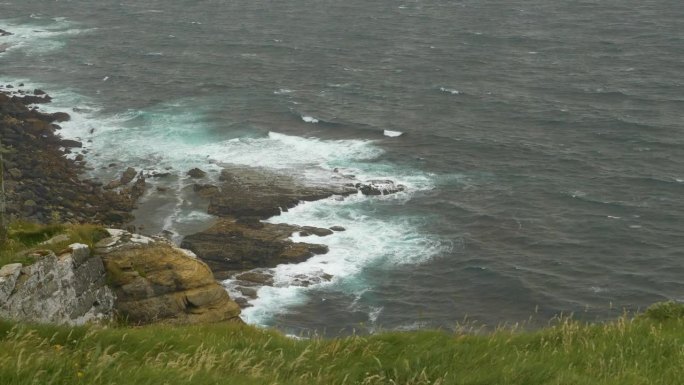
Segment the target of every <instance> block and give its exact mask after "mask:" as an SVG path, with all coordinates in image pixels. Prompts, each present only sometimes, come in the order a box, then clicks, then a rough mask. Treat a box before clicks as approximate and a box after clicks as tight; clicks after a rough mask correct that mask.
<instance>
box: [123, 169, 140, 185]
mask: <svg viewBox="0 0 684 385" xmlns="http://www.w3.org/2000/svg"><path fill="white" fill-rule="evenodd" d="M136 175H138V172H137V171H135V169H134V168H133V167H129V168H127V169H126V171H124V172H123V174H121V178H120V179H119V182H121V184H122V185H126V184H129V183H130V182H131V181H132V180H133V179H134V178H135V176H136Z"/></svg>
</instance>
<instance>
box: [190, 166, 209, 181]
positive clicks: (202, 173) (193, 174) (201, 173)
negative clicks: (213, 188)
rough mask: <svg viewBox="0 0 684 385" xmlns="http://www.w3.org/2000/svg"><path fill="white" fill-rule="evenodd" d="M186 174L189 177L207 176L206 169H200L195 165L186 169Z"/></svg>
mask: <svg viewBox="0 0 684 385" xmlns="http://www.w3.org/2000/svg"><path fill="white" fill-rule="evenodd" d="M188 176H190V178H197V179H198V178H204V177H205V176H207V173H206V171H203V170H200V169H199V168H197V167H195V168H193V169H192V170H190V171H188Z"/></svg>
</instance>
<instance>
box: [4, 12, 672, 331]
mask: <svg viewBox="0 0 684 385" xmlns="http://www.w3.org/2000/svg"><path fill="white" fill-rule="evenodd" d="M0 29H5V30H7V31H9V32H12V33H14V35H12V36H7V37H0V45H2V44H7V45H9V48H7V49H6V52H5V53H2V54H0V83H2V84H13V85H15V86H16V85H17V84H18V83H20V82H23V83H25V85H26V87H31V88H33V87H38V88H42V89H44V90H45V91H47V92H48V93H49V94H50V95H52V96H53V98H54V102H53V103H52V105H50V106H49V107H47V108H49V109H53V110H64V111H67V112H69V113H70V114H71V115H72V121H71V122H68V123H65V124H63V129H62V134H63V135H64V136H65V137H69V138H78V139H81V140H83V141H84V144H85V151H86V153H85V157H86V160H87V161H88V163H89V165H90V166H91V167H92V170H90V171H89V174H90V176H94V177H98V178H101V179H102V180H103V181H107V180H109V179H111V178H112V177H113V176H114V175H116V174H117V173H120V172H121V171H122V170H123V169H124V168H125V167H127V166H134V167H136V168H138V169H145V170H164V171H165V172H171V173H172V174H173V177H172V178H171V181H170V182H164V183H166V185H165V187H166V188H170V189H171V191H172V192H173V194H171V197H170V198H167V199H160V198H159V197H157V196H156V195H155V194H156V193H155V191H156V190H155V189H153V188H151V189H149V191H148V194H147V195H146V196H145V197H143V200H142V203H141V206H142V207H146V209H145V210H146V211H145V212H144V213H142V214H143V215H139V217H140V219H139V224H144V227H145V228H146V229H148V231H150V232H157V231H161V230H167V231H171V232H172V233H173V234H174V235H175V237H176V239H177V240H180V239H182V237H183V236H184V235H187V234H190V233H193V232H195V231H197V230H198V229H201V228H204V227H206V226H208V225H209V224H210V223H211V220H212V218H211V216H209V215H208V214H206V212H205V211H203V210H202V209H201V208H200V207H198V206H197V205H193V204H190V203H188V199H189V198H188V196H187V192H188V187H189V186H191V185H192V183H193V182H192V181H191V180H189V179H188V178H187V177H186V176H185V172H186V171H187V170H188V169H190V168H193V167H200V168H202V169H203V170H206V171H209V175H210V178H216V177H217V176H218V172H217V171H218V170H220V167H221V164H225V163H233V164H240V165H249V166H258V167H265V168H271V169H277V170H279V171H280V172H284V173H295V172H296V173H300V174H301V173H303V174H304V175H306V176H307V177H309V178H311V180H312V181H313V180H317V178H320V175H322V174H323V173H322V172H321V171H324V170H331V169H334V168H339V169H342V170H345V171H347V172H349V173H353V174H355V175H357V177H359V178H366V179H368V178H383V179H392V180H395V181H397V182H399V183H402V184H404V185H406V186H407V190H406V191H405V192H402V193H399V194H395V195H388V196H382V197H364V196H353V197H350V198H348V199H345V200H341V201H340V200H336V199H334V198H331V199H326V200H322V201H318V202H311V203H305V204H301V205H300V206H298V207H296V208H295V209H292V210H290V211H288V212H286V213H283V215H281V216H278V217H274V218H271V219H269V222H273V223H279V222H285V223H293V224H300V225H314V226H323V227H329V226H334V225H341V226H344V227H345V228H346V229H347V231H345V232H341V233H336V234H335V235H332V236H329V237H325V238H321V239H320V243H325V244H326V245H328V246H329V248H330V252H329V253H328V254H325V255H321V256H316V257H314V258H312V259H311V260H309V261H307V262H304V263H301V264H297V265H281V266H279V267H278V268H277V269H276V271H277V275H276V285H275V286H274V287H264V288H262V289H261V290H260V292H259V298H258V299H256V300H254V301H252V306H251V307H249V308H247V309H245V310H244V311H243V319H244V320H245V321H246V322H248V323H251V324H255V325H259V326H269V327H276V328H279V329H281V330H283V331H286V332H287V333H291V334H305V333H321V334H326V335H335V334H346V333H352V332H360V333H364V332H374V331H377V330H413V329H419V328H444V329H453V328H455V327H458V325H460V324H461V323H463V322H464V321H466V322H469V323H470V324H475V325H486V326H488V327H496V326H497V325H502V324H507V325H511V324H516V323H524V325H525V327H530V328H534V327H538V326H542V325H545V324H547V322H548V321H549V320H550V319H551V318H552V317H554V316H557V315H559V314H565V315H568V314H573V315H574V317H576V318H579V319H583V320H588V321H601V320H605V319H611V318H615V317H617V316H619V315H620V314H622V313H623V312H624V311H635V310H638V309H643V308H644V307H646V306H648V305H649V304H651V303H653V302H656V301H663V300H676V301H684V280H682V277H683V276H684V204H683V203H684V112H683V111H684V65H683V64H682V63H684V3H682V2H681V1H674V0H660V1H635V0H620V1H618V0H604V1H598V0H585V1H573V2H566V1H559V0H551V1H548V0H546V1H541V0H529V1H520V0H517V1H507V2H501V1H482V0H480V1H476V0H466V1H453V0H452V1H447V0H424V1H418V0H412V1H397V0H378V1H373V2H369V1H359V0H348V1H343V2H341V1H329V0H318V1H312V0H289V1H280V2H275V1H264V0H252V1H248V2H247V1H234V2H233V1H231V2H225V1H217V0H209V1H199V2H198V1H188V0H165V1H159V0H158V1H145V2H139V1H126V0H124V1H121V0H119V1H111V0H102V1H98V2H89V1H84V0H73V1H50V2H47V1H38V0H21V1H19V0H13V1H6V0H4V1H2V2H0ZM155 183H161V182H155ZM314 271H323V272H326V273H328V274H332V275H333V276H334V279H333V280H332V282H329V283H322V284H317V285H312V286H310V287H307V288H304V287H293V286H291V285H289V284H288V279H290V278H291V277H292V276H294V275H296V274H300V273H304V274H305V273H307V272H314Z"/></svg>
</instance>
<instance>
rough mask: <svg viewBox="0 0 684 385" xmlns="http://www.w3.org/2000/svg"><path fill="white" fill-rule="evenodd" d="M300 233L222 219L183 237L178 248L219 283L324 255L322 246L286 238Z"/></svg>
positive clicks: (287, 227) (284, 226)
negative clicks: (200, 262)
mask: <svg viewBox="0 0 684 385" xmlns="http://www.w3.org/2000/svg"><path fill="white" fill-rule="evenodd" d="M314 229H317V228H314ZM301 230H303V229H302V228H300V227H298V226H293V225H287V224H271V223H261V222H259V221H254V222H251V223H249V222H247V223H245V222H244V221H235V220H232V219H226V218H224V219H221V220H219V221H218V222H217V223H216V224H215V225H214V226H212V227H211V228H209V229H207V230H206V231H203V232H200V233H197V234H193V235H189V236H187V237H185V239H184V240H183V243H182V244H181V246H182V247H183V248H186V249H188V250H191V251H192V252H194V253H195V254H197V255H198V256H200V257H201V258H202V260H203V261H205V262H206V263H207V264H208V265H209V267H211V269H212V271H213V272H214V275H215V276H216V278H217V279H220V280H223V279H227V278H229V277H230V276H231V275H232V274H234V273H236V272H239V271H244V270H250V269H254V268H257V267H275V266H277V265H279V264H281V263H298V262H303V261H305V260H307V259H309V258H310V257H312V256H314V255H316V254H324V253H327V252H328V247H327V246H325V245H318V244H312V243H302V242H293V241H291V240H290V239H289V237H290V236H291V235H292V234H293V233H294V232H296V231H301ZM320 230H326V229H320Z"/></svg>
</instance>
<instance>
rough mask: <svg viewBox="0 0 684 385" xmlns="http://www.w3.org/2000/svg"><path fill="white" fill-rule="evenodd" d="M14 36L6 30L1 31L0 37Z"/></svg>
mask: <svg viewBox="0 0 684 385" xmlns="http://www.w3.org/2000/svg"><path fill="white" fill-rule="evenodd" d="M10 35H12V33H11V32H7V31H5V30H4V29H0V36H10Z"/></svg>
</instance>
